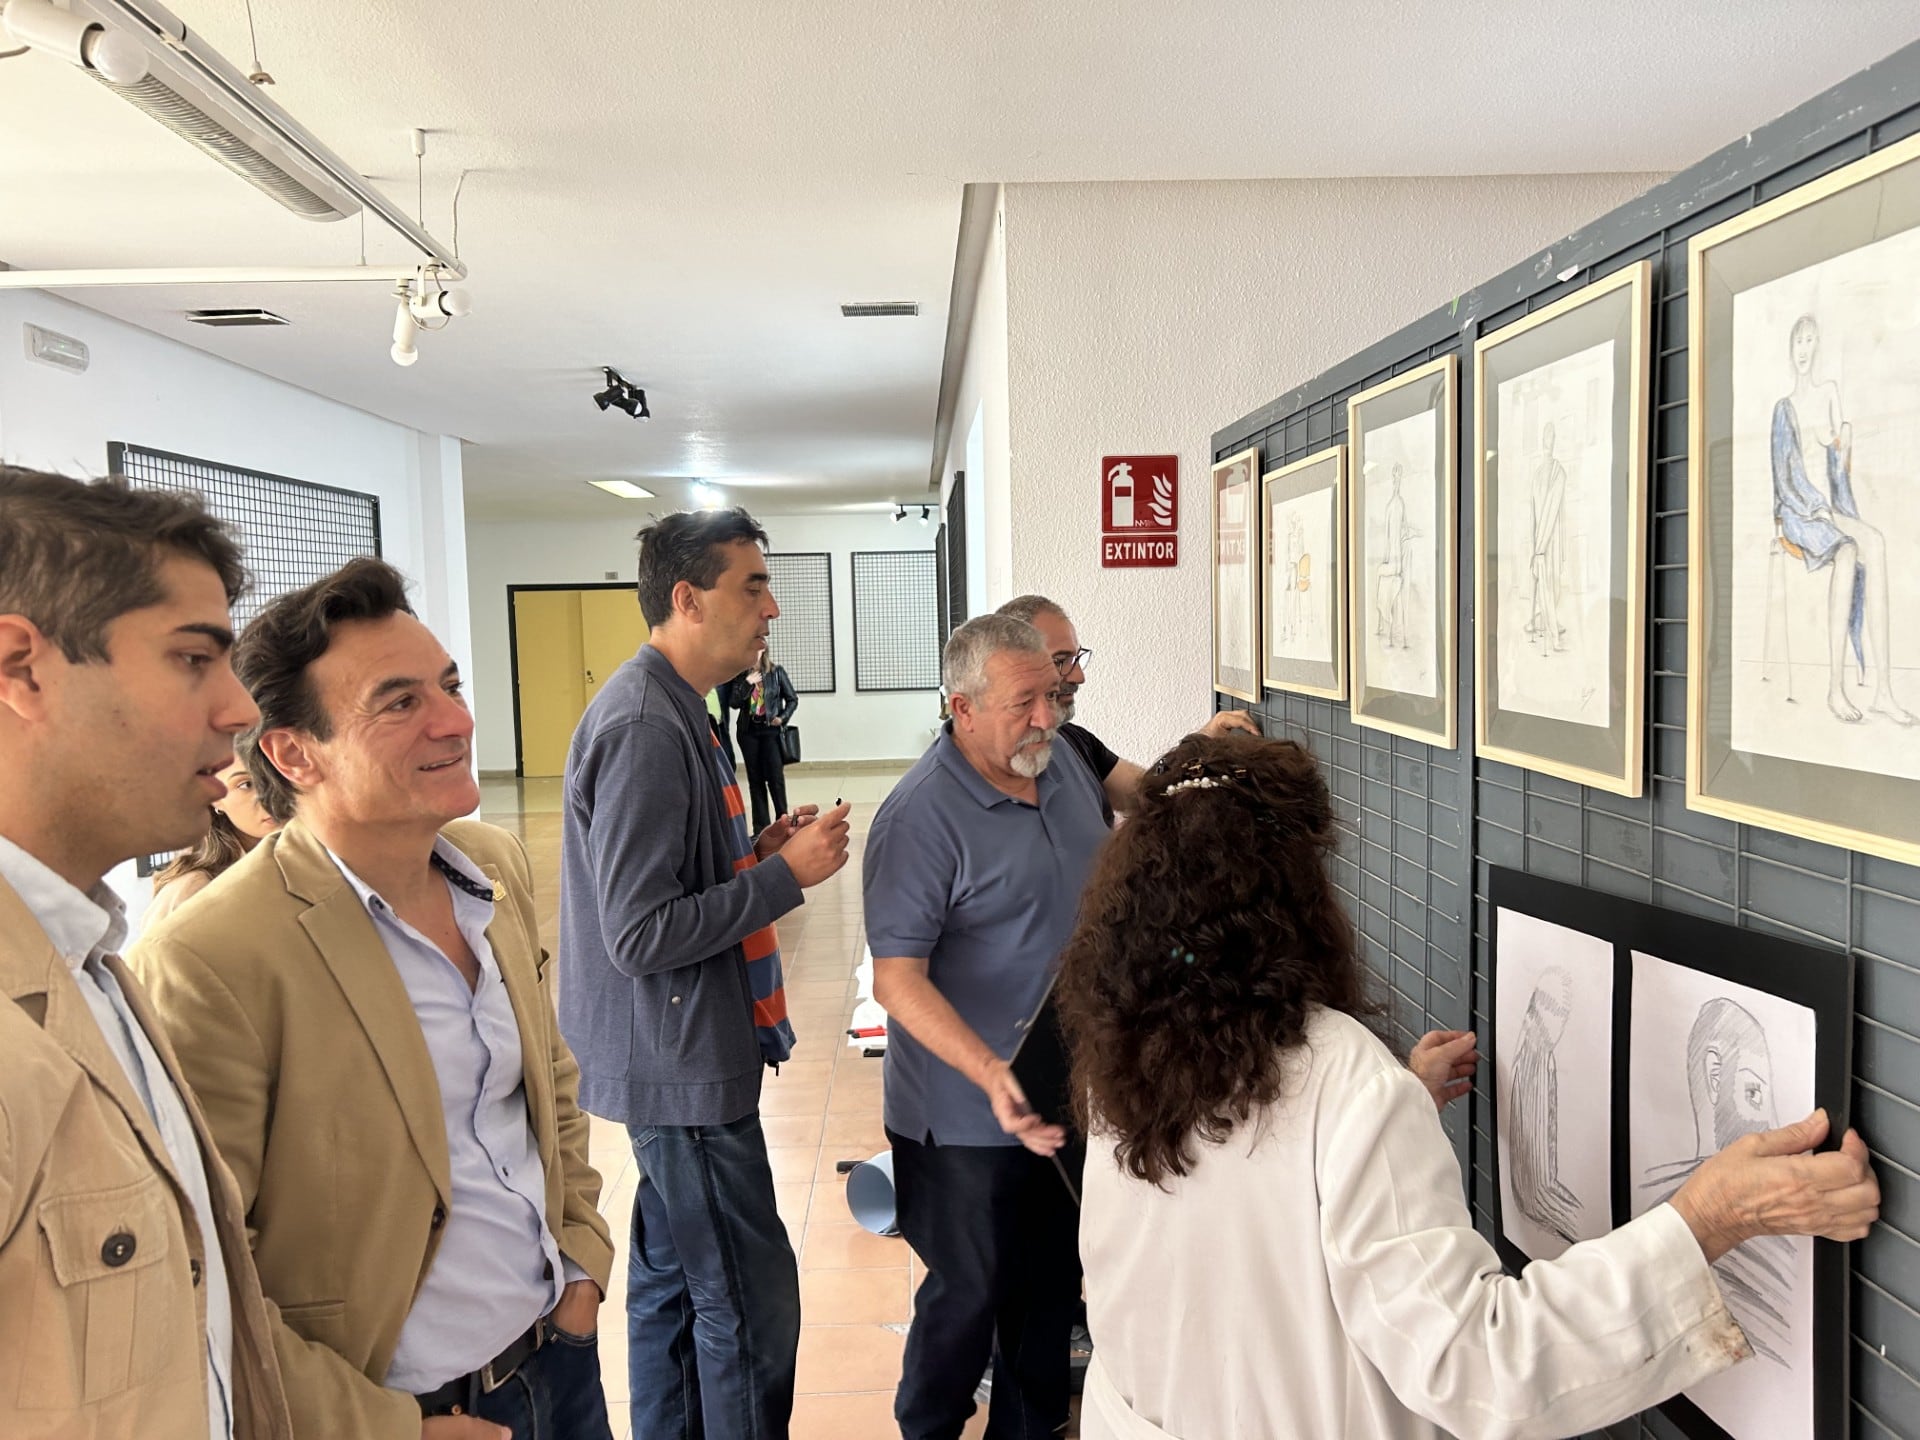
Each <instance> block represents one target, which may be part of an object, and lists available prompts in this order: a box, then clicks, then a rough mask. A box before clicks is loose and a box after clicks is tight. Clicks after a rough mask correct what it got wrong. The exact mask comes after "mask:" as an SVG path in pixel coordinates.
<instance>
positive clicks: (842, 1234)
mask: <svg viewBox="0 0 1920 1440" xmlns="http://www.w3.org/2000/svg"><path fill="white" fill-rule="evenodd" d="M832 1208H833V1207H832V1206H831V1205H823V1206H822V1207H821V1213H819V1214H817V1215H809V1217H808V1220H807V1242H806V1245H805V1247H804V1248H803V1249H802V1250H801V1251H800V1268H801V1269H802V1270H887V1269H898V1268H899V1267H900V1266H901V1265H904V1264H905V1263H906V1261H907V1257H908V1255H909V1254H910V1253H911V1252H910V1251H909V1250H908V1249H907V1242H906V1241H904V1240H902V1239H900V1238H899V1237H898V1236H893V1235H875V1234H873V1233H872V1232H871V1231H868V1230H863V1229H861V1228H860V1226H858V1225H855V1224H853V1223H852V1222H851V1221H849V1222H848V1223H846V1224H830V1223H828V1220H827V1218H826V1217H827V1214H828V1212H830V1211H831V1210H832ZM853 1388H855V1389H858V1388H859V1387H858V1386H855V1387H853Z"/></svg>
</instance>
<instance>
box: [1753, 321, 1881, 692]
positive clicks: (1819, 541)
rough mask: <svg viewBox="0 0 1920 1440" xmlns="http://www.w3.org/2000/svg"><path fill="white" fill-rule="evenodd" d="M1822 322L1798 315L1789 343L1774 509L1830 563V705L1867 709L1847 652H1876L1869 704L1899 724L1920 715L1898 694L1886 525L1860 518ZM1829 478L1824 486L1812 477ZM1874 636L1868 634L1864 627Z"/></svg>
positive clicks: (1860, 655) (1792, 550)
mask: <svg viewBox="0 0 1920 1440" xmlns="http://www.w3.org/2000/svg"><path fill="white" fill-rule="evenodd" d="M1819 349H1820V323H1819V321H1817V320H1816V319H1814V317H1813V316H1811V315H1802V316H1801V317H1800V318H1799V319H1798V320H1796V321H1794V322H1793V330H1792V332H1791V335H1790V337H1789V342H1788V350H1789V352H1790V355H1791V358H1792V361H1793V393H1792V394H1790V395H1786V396H1783V397H1781V399H1780V400H1779V401H1778V402H1777V403H1776V404H1775V405H1774V407H1773V444H1772V451H1773V510H1774V518H1775V520H1776V521H1777V522H1778V524H1779V527H1780V539H1781V541H1782V543H1783V545H1784V546H1785V548H1786V549H1787V551H1788V553H1789V554H1793V555H1797V556H1798V557H1799V558H1800V559H1801V560H1803V561H1804V562H1805V564H1806V567H1807V570H1808V571H1809V572H1812V571H1815V570H1821V569H1827V568H1831V571H1832V574H1831V576H1830V577H1829V579H1828V582H1827V649H1828V680H1827V708H1828V709H1829V710H1831V711H1832V712H1833V713H1834V715H1835V716H1837V717H1838V718H1839V719H1841V720H1844V721H1846V722H1847V723H1848V724H1854V723H1857V722H1858V721H1859V720H1860V719H1861V714H1860V710H1859V708H1858V707H1857V706H1856V705H1854V703H1853V702H1852V701H1851V700H1849V699H1848V698H1847V689H1846V652H1847V648H1848V646H1849V644H1851V646H1852V648H1853V653H1854V658H1855V659H1856V660H1858V661H1859V663H1860V664H1861V666H1862V667H1863V668H1864V667H1866V663H1867V646H1870V647H1871V649H1872V652H1873V666H1872V674H1873V695H1872V697H1871V698H1870V699H1869V700H1868V702H1867V708H1868V709H1869V710H1871V711H1872V712H1873V713H1874V714H1876V715H1884V716H1886V717H1887V718H1888V719H1890V720H1892V721H1893V722H1894V723H1895V724H1898V725H1912V724H1913V723H1914V717H1913V716H1912V715H1911V714H1909V713H1908V712H1907V711H1906V710H1905V709H1903V708H1902V707H1901V705H1900V703H1899V702H1898V701H1897V700H1895V699H1894V697H1893V664H1892V656H1891V653H1890V650H1889V642H1888V617H1887V550H1886V540H1885V537H1883V536H1882V535H1881V533H1880V531H1879V530H1877V529H1876V528H1874V527H1873V526H1872V525H1869V524H1868V523H1867V522H1866V521H1864V520H1862V519H1861V518H1860V507H1859V505H1858V504H1857V503H1856V501H1855V500H1854V494H1853V425H1852V423H1851V422H1850V421H1848V420H1847V419H1846V418H1845V416H1844V415H1843V414H1842V412H1841V408H1840V387H1839V385H1838V384H1836V383H1835V382H1833V381H1831V380H1825V381H1822V380H1816V379H1814V369H1813V365H1814V360H1815V358H1816V356H1817V355H1818V353H1819ZM1816 475H1818V476H1819V477H1821V479H1822V480H1824V481H1825V483H1826V489H1824V490H1822V489H1821V488H1820V487H1819V486H1818V485H1816V484H1815V483H1814V481H1813V478H1812V477H1814V476H1816ZM1863 630H1864V631H1865V636H1864V639H1865V642H1866V644H1865V645H1863V643H1862V631H1863Z"/></svg>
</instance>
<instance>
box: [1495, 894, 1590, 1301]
mask: <svg viewBox="0 0 1920 1440" xmlns="http://www.w3.org/2000/svg"><path fill="white" fill-rule="evenodd" d="M1541 884H1542V882H1539V881H1537V880H1535V879H1534V878H1533V877H1532V876H1528V875H1521V874H1518V873H1516V872H1513V871H1507V870H1497V871H1495V872H1494V881H1493V893H1492V897H1491V898H1492V900H1493V906H1494V915H1493V943H1492V947H1491V956H1490V973H1491V975H1492V984H1493V1032H1492V1038H1491V1041H1490V1044H1489V1047H1488V1051H1489V1053H1490V1054H1491V1055H1492V1057H1493V1107H1494V1143H1495V1146H1496V1149H1497V1152H1498V1158H1499V1167H1498V1168H1499V1185H1498V1187H1497V1188H1498V1192H1499V1212H1498V1226H1497V1230H1496V1233H1497V1235H1498V1237H1499V1238H1498V1241H1497V1245H1498V1248H1499V1250H1500V1255H1501V1259H1503V1260H1504V1261H1505V1262H1506V1263H1507V1265H1508V1267H1509V1268H1511V1269H1514V1270H1519V1269H1521V1268H1522V1267H1523V1266H1524V1264H1525V1262H1526V1261H1528V1260H1553V1259H1557V1258H1558V1257H1559V1256H1560V1255H1562V1254H1563V1253H1565V1252H1566V1250H1567V1249H1568V1247H1570V1246H1572V1245H1574V1244H1576V1243H1578V1242H1579V1241H1582V1240H1594V1239H1598V1238H1599V1237H1600V1236H1602V1235H1605V1234H1606V1233H1607V1232H1608V1231H1610V1230H1611V1229H1613V1223H1614V1191H1615V1189H1616V1186H1615V1183H1614V1165H1613V1136H1614V1132H1615V1121H1616V1117H1615V1115H1614V1110H1613V1092H1614V1074H1613V1055H1614V1043H1613V1040H1614V1024H1613V1020H1614V1012H1615V1006H1616V1003H1617V1002H1616V997H1615V987H1614V944H1613V941H1612V940H1611V939H1609V938H1607V937H1606V931H1605V923H1604V915H1603V913H1602V912H1603V910H1604V907H1605V905H1606V904H1607V903H1608V902H1607V900H1606V899H1605V897H1602V896H1600V895H1597V894H1593V893H1591V892H1587V891H1573V892H1571V895H1570V896H1563V895H1562V894H1561V893H1560V891H1559V889H1558V887H1555V888H1548V889H1544V890H1543V889H1542V888H1541ZM1542 912H1544V914H1543V913H1542ZM1545 914H1551V915H1553V916H1555V917H1557V918H1555V919H1551V920H1550V919H1547V918H1545ZM1594 932H1598V933H1594Z"/></svg>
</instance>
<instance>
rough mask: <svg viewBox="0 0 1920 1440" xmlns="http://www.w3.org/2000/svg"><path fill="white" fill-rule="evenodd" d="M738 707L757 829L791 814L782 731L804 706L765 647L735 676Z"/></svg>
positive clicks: (734, 694)
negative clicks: (782, 746) (788, 805)
mask: <svg viewBox="0 0 1920 1440" xmlns="http://www.w3.org/2000/svg"><path fill="white" fill-rule="evenodd" d="M731 700H732V704H733V708H734V709H736V710H738V711H739V712H740V729H739V739H740V758H741V760H742V761H744V762H745V764H746V767H747V792H748V796H749V798H750V800H751V801H752V805H753V828H754V831H755V833H758V832H759V831H761V830H764V829H766V828H767V826H769V825H771V824H772V823H773V822H774V821H775V820H778V819H784V818H785V816H786V813H787V769H786V766H787V758H786V754H785V752H784V751H783V750H782V748H781V734H780V732H781V730H782V729H783V728H784V727H785V726H786V725H787V723H788V722H789V721H791V720H792V719H793V712H794V711H796V710H798V709H799V708H800V696H799V694H798V693H797V692H796V691H795V690H794V688H793V681H792V680H791V679H789V678H788V676H787V672H786V671H785V670H784V669H783V668H781V666H779V665H778V664H776V663H775V662H774V658H773V651H772V650H771V649H767V650H762V651H761V652H760V658H759V659H758V660H756V661H755V662H754V665H753V668H752V669H751V670H749V671H747V672H746V673H745V674H744V675H741V676H739V677H738V678H737V679H735V680H734V682H733V686H732V696H731Z"/></svg>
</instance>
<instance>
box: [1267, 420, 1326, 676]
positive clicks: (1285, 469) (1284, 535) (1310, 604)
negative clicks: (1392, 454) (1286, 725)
mask: <svg viewBox="0 0 1920 1440" xmlns="http://www.w3.org/2000/svg"><path fill="white" fill-rule="evenodd" d="M1260 553H1261V557H1262V568H1263V569H1264V571H1265V578H1264V582H1263V585H1264V592H1265V595H1266V613H1265V614H1264V615H1263V616H1262V617H1261V626H1262V630H1263V633H1264V634H1265V636H1266V643H1265V645H1264V646H1263V647H1262V649H1263V652H1264V658H1263V660H1262V668H1261V681H1262V683H1263V684H1264V685H1265V686H1266V687H1267V688H1268V689H1270V690H1291V691H1293V692H1294V693H1296V694H1299V695H1317V696H1319V697H1321V698H1322V699H1326V700H1344V699H1346V698H1347V577H1346V574H1345V570H1346V556H1347V447H1346V446H1344V445H1335V446H1333V447H1332V448H1331V449H1327V450H1322V451H1319V452H1318V453H1316V454H1313V455H1309V456H1307V457H1306V458H1305V459H1304V460H1296V461H1294V462H1293V463H1292V464H1291V465H1283V466H1281V467H1280V468H1279V469H1277V470H1269V471H1268V472H1267V473H1266V474H1265V475H1264V476H1262V477H1261V480H1260Z"/></svg>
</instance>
